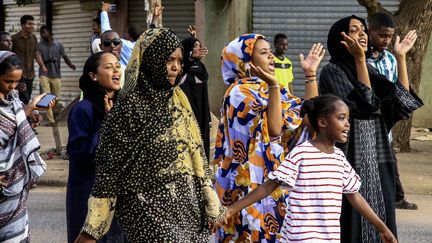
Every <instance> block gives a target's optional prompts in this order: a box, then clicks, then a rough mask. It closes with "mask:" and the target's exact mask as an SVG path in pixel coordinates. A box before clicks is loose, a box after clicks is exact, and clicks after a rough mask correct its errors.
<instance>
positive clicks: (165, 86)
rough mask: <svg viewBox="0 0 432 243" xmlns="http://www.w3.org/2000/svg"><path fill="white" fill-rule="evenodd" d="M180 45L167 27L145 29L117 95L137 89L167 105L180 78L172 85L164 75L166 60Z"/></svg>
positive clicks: (166, 73)
mask: <svg viewBox="0 0 432 243" xmlns="http://www.w3.org/2000/svg"><path fill="white" fill-rule="evenodd" d="M179 47H181V45H180V40H179V38H178V37H177V36H176V35H175V33H174V32H173V31H172V30H170V29H165V28H153V29H149V30H147V31H146V32H144V33H143V34H142V35H141V36H140V38H139V39H138V40H137V42H136V44H135V47H134V49H133V51H132V55H131V58H130V60H129V63H128V66H127V68H126V71H125V74H126V75H125V85H124V87H123V89H122V91H121V92H120V98H121V99H122V98H124V97H126V95H127V94H128V93H131V92H132V91H134V90H139V91H140V92H141V93H142V94H143V95H145V96H146V97H147V98H155V99H161V101H162V100H164V104H166V102H167V100H168V99H169V98H170V97H171V96H172V94H173V89H174V87H175V86H177V85H178V83H179V81H180V75H179V76H178V77H177V80H176V81H175V84H174V85H171V83H170V82H169V80H168V77H167V76H168V71H167V69H166V62H167V60H168V58H169V56H170V55H171V53H173V52H174V51H175V50H176V49H177V48H179ZM164 104H160V105H161V106H163V105H164Z"/></svg>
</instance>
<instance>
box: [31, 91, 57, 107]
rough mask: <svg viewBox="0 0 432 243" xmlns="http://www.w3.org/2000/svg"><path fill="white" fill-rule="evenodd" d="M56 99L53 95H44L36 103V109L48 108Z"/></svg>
mask: <svg viewBox="0 0 432 243" xmlns="http://www.w3.org/2000/svg"><path fill="white" fill-rule="evenodd" d="M55 98H56V96H55V95H54V94H45V96H43V97H42V98H41V99H40V100H39V101H38V102H37V103H36V107H38V108H48V107H49V105H50V103H51V101H53V100H54V99H55Z"/></svg>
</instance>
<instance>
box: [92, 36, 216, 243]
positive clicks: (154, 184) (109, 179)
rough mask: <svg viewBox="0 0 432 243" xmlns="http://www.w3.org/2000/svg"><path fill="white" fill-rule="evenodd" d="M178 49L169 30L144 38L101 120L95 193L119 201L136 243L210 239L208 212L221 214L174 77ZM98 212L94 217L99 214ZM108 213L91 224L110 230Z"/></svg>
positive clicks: (116, 209) (122, 221)
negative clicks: (171, 66)
mask: <svg viewBox="0 0 432 243" xmlns="http://www.w3.org/2000/svg"><path fill="white" fill-rule="evenodd" d="M179 46H180V42H179V41H178V37H177V36H175V34H174V33H173V32H172V31H171V30H168V29H151V30H148V31H146V32H145V33H144V34H143V35H142V36H141V37H140V39H139V40H138V41H137V44H136V46H135V49H134V51H133V59H131V60H130V61H129V67H128V68H129V70H127V79H126V80H127V81H126V86H125V87H128V88H127V89H126V90H123V91H122V92H123V94H122V98H121V99H120V100H119V101H118V102H117V103H116V104H115V105H114V107H113V108H112V109H111V111H110V112H109V113H108V115H107V116H106V118H105V120H104V122H103V124H102V129H101V143H100V146H99V148H98V150H97V152H96V159H95V161H96V182H95V186H94V188H93V192H92V197H93V198H99V199H101V198H110V200H104V202H105V204H106V202H109V201H111V202H114V201H113V200H116V204H115V205H113V207H114V212H115V216H116V217H117V218H118V219H119V222H120V225H121V227H122V229H123V230H124V232H125V235H126V238H127V240H128V241H130V242H206V241H208V237H209V235H210V232H209V230H208V225H207V214H208V215H211V214H212V212H218V211H219V205H220V204H219V200H218V198H217V196H216V193H215V192H214V190H205V189H206V187H209V186H210V185H211V179H210V177H209V176H210V171H209V168H208V162H207V160H206V157H205V153H204V149H203V146H202V141H201V138H200V133H199V128H198V125H197V123H196V120H195V118H194V115H193V112H192V109H191V107H190V105H189V102H188V101H187V97H186V96H185V95H184V93H183V92H182V91H181V89H180V88H179V87H178V86H176V85H175V86H174V87H173V86H172V85H170V83H169V81H168V78H167V70H166V61H167V59H168V57H169V55H170V54H171V53H172V52H173V51H174V50H175V49H176V48H178V47H179ZM139 58H142V60H139ZM141 62H142V64H141ZM133 68H139V70H131V69H133ZM134 77H135V78H136V80H133V78H134ZM205 191H207V193H210V195H203V194H204V192H205ZM211 193H212V194H211ZM204 198H207V199H209V200H210V201H207V202H206V201H205V200H204ZM211 206H213V207H211ZM101 208H105V209H106V208H107V206H104V207H101ZM93 209H94V208H91V210H92V211H89V214H90V215H89V216H88V218H89V219H91V218H95V217H93V216H92V215H91V214H92V213H95V214H97V213H98V210H93ZM206 212H207V214H206ZM103 215H105V216H106V217H103V218H100V221H98V222H96V221H92V223H91V222H89V221H87V222H86V226H85V228H84V229H86V228H87V229H88V228H91V229H97V231H98V232H103V231H104V229H102V228H103V227H99V225H102V224H100V223H99V222H103V221H106V222H108V221H107V219H108V217H107V216H108V215H109V214H108V213H105V214H103ZM96 218H97V217H96ZM89 224H91V225H89ZM86 232H89V231H86ZM89 233H91V234H93V235H94V236H98V235H101V234H95V233H94V230H92V232H89Z"/></svg>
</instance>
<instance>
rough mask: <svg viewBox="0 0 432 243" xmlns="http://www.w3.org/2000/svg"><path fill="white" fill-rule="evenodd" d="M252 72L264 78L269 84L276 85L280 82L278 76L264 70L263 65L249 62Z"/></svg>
mask: <svg viewBox="0 0 432 243" xmlns="http://www.w3.org/2000/svg"><path fill="white" fill-rule="evenodd" d="M249 65H250V67H251V70H252V72H253V73H254V74H255V75H256V76H257V77H258V78H260V79H262V80H264V82H266V83H267V84H268V85H269V86H274V85H277V84H278V81H277V78H276V76H274V75H272V74H270V73H268V72H266V71H264V70H262V68H261V67H259V66H255V65H253V64H252V62H250V63H249Z"/></svg>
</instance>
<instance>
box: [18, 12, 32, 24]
mask: <svg viewBox="0 0 432 243" xmlns="http://www.w3.org/2000/svg"><path fill="white" fill-rule="evenodd" d="M27 20H34V17H33V16H31V15H27V14H26V15H23V16H21V19H20V22H21V24H26V23H27Z"/></svg>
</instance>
